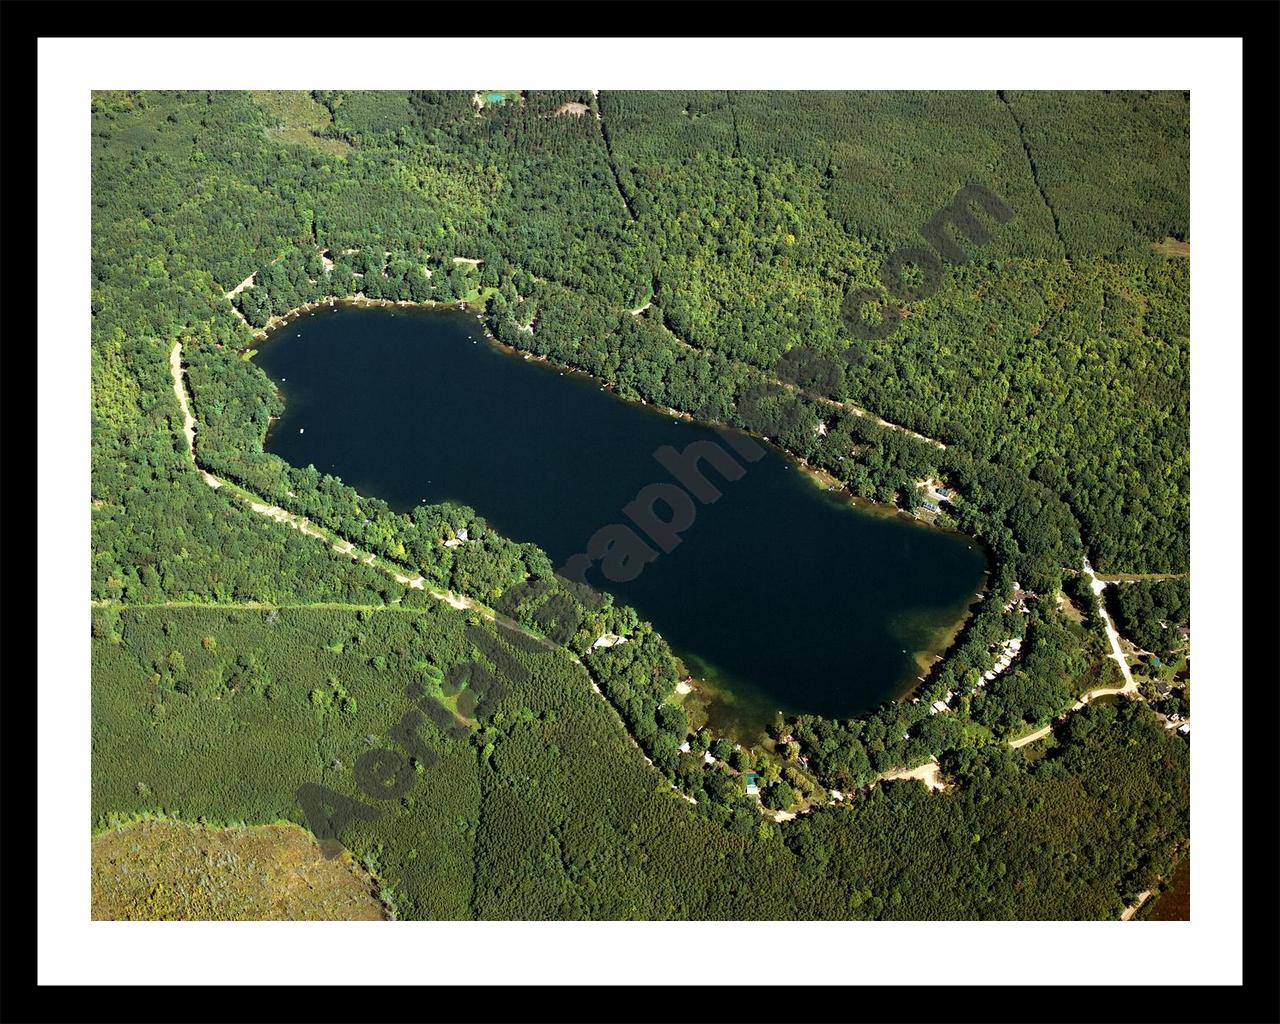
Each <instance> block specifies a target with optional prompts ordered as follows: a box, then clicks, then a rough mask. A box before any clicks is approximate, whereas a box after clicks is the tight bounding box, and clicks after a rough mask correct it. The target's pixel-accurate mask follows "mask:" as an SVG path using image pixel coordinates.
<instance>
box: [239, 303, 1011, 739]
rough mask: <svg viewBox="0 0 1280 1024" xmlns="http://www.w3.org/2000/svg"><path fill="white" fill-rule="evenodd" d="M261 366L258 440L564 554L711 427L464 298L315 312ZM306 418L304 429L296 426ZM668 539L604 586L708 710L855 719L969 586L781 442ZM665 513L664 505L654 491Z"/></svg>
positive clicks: (388, 496) (965, 551)
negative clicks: (584, 367) (264, 418)
mask: <svg viewBox="0 0 1280 1024" xmlns="http://www.w3.org/2000/svg"><path fill="white" fill-rule="evenodd" d="M256 362H257V363H258V365H259V366H261V367H262V368H263V369H264V370H265V371H266V372H267V373H268V375H269V376H271V378H272V379H273V380H275V381H276V382H277V384H278V385H279V386H280V388H281V391H282V392H283V394H284V396H285V400H286V405H287V408H286V411H285V414H284V416H283V418H282V419H281V420H280V422H279V423H278V424H277V425H276V427H275V429H274V430H273V432H272V434H271V437H270V439H269V442H268V448H269V449H270V450H271V451H273V452H276V453H277V454H279V455H280V456H282V457H283V458H285V459H287V460H288V461H289V462H291V463H293V464H294V465H297V466H306V465H307V464H308V463H310V464H313V465H314V466H315V467H316V468H317V469H319V470H321V471H326V472H330V473H333V474H335V475H337V476H339V477H341V478H342V479H343V480H344V481H345V482H346V483H348V484H350V485H351V486H353V487H355V488H357V489H358V490H360V491H361V492H362V493H367V494H371V495H376V496H377V497H379V498H382V499H383V500H385V501H387V502H388V503H389V504H391V505H392V506H393V507H395V508H397V509H399V510H401V511H407V510H409V509H410V508H412V507H413V506H414V505H417V504H419V503H421V502H422V501H423V499H424V498H425V499H426V501H427V502H429V503H430V502H438V501H444V500H449V501H456V502H460V503H463V504H466V505H470V506H471V507H473V508H474V509H476V511H477V512H478V513H479V514H481V515H483V516H484V517H486V518H487V519H488V520H489V522H490V523H491V524H492V525H493V526H494V527H495V528H496V529H498V530H499V531H501V532H502V533H504V534H506V535H507V536H509V537H512V538H514V539H517V540H522V541H533V542H535V543H537V544H538V545H539V546H540V547H542V548H543V549H544V550H545V551H546V552H547V553H548V554H549V555H550V557H551V559H552V561H553V563H554V564H555V565H557V566H560V565H562V564H563V562H564V560H565V559H566V558H568V557H569V556H570V555H572V554H574V553H575V552H579V551H582V550H583V549H584V548H585V545H586V543H587V540H588V538H589V537H591V535H592V534H593V533H595V532H596V531H597V530H598V529H599V528H600V527H602V526H606V525H608V524H610V523H629V520H628V519H627V518H626V517H625V516H624V515H623V512H622V508H623V506H624V505H625V504H627V502H629V501H631V500H632V499H633V498H634V497H635V495H636V493H637V492H638V491H639V490H640V489H641V488H642V487H644V486H645V485H647V484H652V483H658V482H671V481H672V479H673V478H672V476H671V474H670V473H669V472H668V471H667V470H666V469H664V468H663V466H662V465H660V464H659V463H658V462H657V461H656V460H655V458H654V452H655V450H657V449H658V448H659V447H661V446H663V445H671V446H674V447H675V448H677V449H679V450H683V449H684V448H685V446H687V445H689V444H690V443H691V442H693V441H695V440H698V439H701V438H707V439H711V440H715V441H717V442H718V443H720V444H721V445H722V446H724V440H723V437H722V436H721V435H719V434H717V433H716V432H715V431H713V430H711V429H709V428H704V427H701V426H698V425H695V424H691V423H688V422H685V421H680V422H676V421H675V420H673V419H672V418H671V417H670V416H669V415H663V414H660V413H658V412H655V411H653V410H651V409H648V408H644V407H640V406H637V405H633V404H631V403H627V402H623V401H621V400H619V399H618V398H616V397H614V396H613V395H612V394H609V393H607V392H604V391H601V390H600V387H599V384H597V383H595V382H593V381H591V380H589V379H587V378H584V377H581V376H577V375H574V374H570V373H564V374H561V373H560V372H559V371H558V370H557V369H555V368H554V367H549V366H547V365H545V364H542V363H539V362H536V361H534V360H525V359H523V358H521V357H519V356H514V355H512V354H510V353H508V352H505V351H503V350H502V349H500V348H498V347H497V346H496V345H494V344H492V343H490V342H489V341H487V340H486V338H485V336H484V332H483V329H482V328H481V326H480V323H479V321H477V320H476V318H475V316H474V315H473V314H466V313H462V312H459V311H438V310H432V311H426V310H407V309H403V308H402V309H396V310H394V311H393V310H389V309H356V308H350V307H345V308H344V307H341V306H339V307H337V308H335V309H330V308H327V307H326V308H324V309H322V310H320V311H317V312H316V313H315V315H313V316H302V317H301V318H300V319H298V320H296V321H294V322H293V323H290V324H288V325H287V326H286V327H284V328H282V329H281V330H279V331H277V332H276V333H275V334H274V335H273V337H272V338H271V339H270V341H269V342H268V343H266V344H264V345H263V347H262V348H261V350H260V352H259V353H258V355H257V357H256ZM300 430H302V431H304V432H300ZM739 461H740V462H741V463H742V464H743V465H744V466H745V468H746V472H745V473H744V474H743V475H742V477H741V478H740V479H738V480H736V481H732V482H726V481H723V480H721V479H719V478H718V477H717V476H716V474H715V472H714V471H711V470H709V471H708V476H709V478H710V479H712V480H713V481H714V482H715V483H716V486H717V487H718V488H719V489H720V490H721V491H722V497H721V498H720V499H719V500H718V501H716V502H714V503H711V504H706V505H702V504H699V505H698V506H697V514H696V518H695V521H694V522H693V524H692V525H691V526H690V527H689V528H688V529H687V530H685V531H684V533H683V535H682V541H681V543H680V544H679V545H678V546H677V547H676V548H675V549H674V550H673V551H672V552H671V553H669V554H667V553H663V554H661V555H660V556H659V557H658V559H657V560H656V561H654V562H652V563H651V564H649V565H647V566H646V567H645V568H644V571H643V572H642V573H641V574H640V575H639V576H638V577H637V578H636V579H634V580H632V581H630V582H627V583H611V582H609V581H606V580H603V579H602V578H601V577H600V576H599V575H598V574H593V575H592V576H590V577H589V580H590V582H592V583H593V585H596V586H598V587H601V588H602V589H607V590H610V591H612V592H613V593H614V594H615V595H616V596H617V597H618V598H619V599H620V600H621V601H623V602H625V603H628V604H630V605H632V606H633V607H635V608H636V610H637V611H638V612H639V613H640V615H641V616H642V617H644V618H647V619H649V620H650V621H651V622H653V623H654V625H655V627H656V628H657V629H658V631H659V632H660V633H661V634H662V635H663V636H664V637H666V638H667V639H668V641H670V643H671V645H672V647H673V648H674V649H675V650H676V652H677V653H678V654H679V655H680V656H681V657H682V658H683V659H684V660H685V661H686V663H687V664H688V665H689V667H690V670H691V671H693V673H694V674H695V675H698V676H703V677H706V678H708V679H709V680H710V681H711V682H712V683H713V684H714V686H713V687H712V689H713V691H714V692H717V693H718V694H719V697H718V699H717V700H716V701H715V703H714V704H713V706H712V708H711V714H712V721H713V723H714V724H717V725H720V726H722V727H729V726H734V727H736V728H738V729H739V730H742V729H743V728H747V727H758V726H759V725H761V724H763V722H764V721H765V720H766V719H767V717H768V716H769V715H771V714H772V712H773V711H774V710H775V709H776V710H782V711H784V712H787V713H801V712H805V713H818V714H823V715H827V716H830V717H837V718H843V717H850V716H853V715H856V714H859V713H862V712H865V711H867V710H870V709H872V708H874V707H876V706H877V705H879V704H880V703H882V702H884V701H885V700H887V699H889V698H892V697H896V696H899V695H901V694H902V693H903V692H904V691H906V690H907V689H909V688H910V687H911V686H912V685H913V684H914V682H915V680H916V677H917V676H918V675H919V674H920V673H921V671H922V669H921V664H922V662H923V661H924V660H927V659H928V658H929V657H930V656H931V655H932V654H934V653H939V652H940V650H941V648H943V647H945V646H946V644H947V643H948V642H949V639H950V637H951V636H952V635H953V634H954V632H955V630H956V628H957V627H958V626H959V625H960V624H961V623H962V621H963V620H964V618H965V616H966V614H967V609H968V607H969V605H970V603H971V602H972V601H973V600H974V596H975V592H976V591H978V590H979V589H980V587H981V586H982V584H983V570H984V569H985V568H986V562H985V558H984V556H983V553H982V551H981V549H980V548H979V546H978V545H977V544H976V543H974V542H973V541H971V540H968V539H966V538H964V537H961V536H958V535H956V534H952V533H947V532H943V531H940V530H936V529H932V528H928V527H925V526H923V525H921V524H919V523H916V522H914V521H911V520H909V519H907V518H906V517H903V516H898V515H894V514H887V513H886V512H884V511H882V510H870V509H867V508H863V507H855V506H854V505H853V504H851V503H850V501H849V500H848V499H847V498H841V497H839V496H836V495H833V494H829V493H827V492H826V491H824V490H823V489H822V488H821V487H820V486H819V485H817V484H816V483H815V482H814V481H813V480H812V478H810V477H809V476H807V475H806V474H805V473H804V472H802V471H801V470H800V469H799V468H798V467H797V466H796V465H795V464H794V463H792V462H791V461H790V460H789V459H787V458H786V457H785V456H783V455H782V454H781V453H779V452H777V451H775V450H773V449H772V448H768V449H767V453H766V454H765V456H764V457H763V458H762V459H760V460H759V461H757V462H750V463H748V462H745V461H743V460H739ZM660 510H661V513H662V514H664V515H665V514H666V510H665V509H661V507H660Z"/></svg>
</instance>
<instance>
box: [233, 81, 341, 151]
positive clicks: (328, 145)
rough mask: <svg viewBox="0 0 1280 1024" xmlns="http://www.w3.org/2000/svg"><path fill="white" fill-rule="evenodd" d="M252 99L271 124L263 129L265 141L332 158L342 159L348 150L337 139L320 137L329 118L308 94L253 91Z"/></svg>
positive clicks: (326, 112) (330, 117)
mask: <svg viewBox="0 0 1280 1024" xmlns="http://www.w3.org/2000/svg"><path fill="white" fill-rule="evenodd" d="M253 99H254V102H255V103H257V104H258V106H259V107H261V108H262V110H263V111H264V112H265V113H266V115H267V119H268V121H271V122H273V124H272V125H271V126H270V127H268V128H267V137H268V138H269V139H272V140H273V141H275V142H281V143H285V144H287V145H294V146H311V147H312V148H313V149H319V150H322V151H323V152H325V153H330V154H332V155H333V156H345V155H346V153H347V152H348V151H349V150H350V149H351V147H350V146H349V145H347V143H345V142H343V141H342V140H341V139H328V138H324V137H323V136H324V132H325V130H326V129H328V128H329V126H330V125H331V124H332V123H333V117H332V115H330V113H329V111H328V109H327V108H326V107H325V106H324V105H323V104H321V103H318V102H316V100H315V99H314V98H313V97H312V96H311V94H310V93H309V92H304V91H301V90H288V89H278V90H277V89H256V90H254V91H253Z"/></svg>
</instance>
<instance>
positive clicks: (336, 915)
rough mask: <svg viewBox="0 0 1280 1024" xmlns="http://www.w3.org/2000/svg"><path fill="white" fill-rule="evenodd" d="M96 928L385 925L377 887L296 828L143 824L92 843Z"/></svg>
mask: <svg viewBox="0 0 1280 1024" xmlns="http://www.w3.org/2000/svg"><path fill="white" fill-rule="evenodd" d="M92 894H93V897H92V899H93V902H92V907H93V919H94V920H95V921H381V920H384V919H386V918H387V917H388V916H389V915H388V911H387V908H386V907H385V906H384V905H383V903H382V902H381V900H379V898H378V894H377V884H376V883H375V882H374V880H373V879H372V878H371V877H370V875H369V874H368V872H366V871H365V870H364V869H363V868H362V867H361V866H360V865H359V864H357V863H356V862H355V861H354V860H353V859H352V857H351V855H350V853H348V852H346V851H345V850H344V851H343V853H342V855H341V856H339V857H336V858H334V859H332V860H328V859H326V858H325V857H324V856H323V855H322V854H321V852H320V846H319V844H318V843H317V842H316V839H315V837H314V836H313V835H312V834H311V833H310V832H308V831H306V829H303V828H299V827H298V826H297V825H293V824H275V825H257V826H252V827H245V828H224V829H218V828H208V827H205V826H203V825H192V824H188V823H187V822H182V821H165V820H158V819H154V820H144V821H137V822H132V823H130V824H128V825H124V826H122V827H118V828H110V829H108V830H107V831H105V832H102V833H100V834H99V835H97V836H95V837H94V840H93V885H92Z"/></svg>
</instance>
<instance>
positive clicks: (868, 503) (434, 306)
mask: <svg viewBox="0 0 1280 1024" xmlns="http://www.w3.org/2000/svg"><path fill="white" fill-rule="evenodd" d="M326 306H329V307H334V308H337V307H339V306H345V307H350V308H356V309H379V308H380V309H391V310H395V309H410V310H418V311H426V312H434V311H452V312H458V313H469V314H472V315H474V316H475V318H476V320H477V321H478V322H479V325H480V329H481V331H482V332H483V334H484V337H485V339H486V341H487V342H488V343H489V344H490V345H492V346H493V347H494V348H495V349H497V350H498V351H499V352H501V353H502V354H503V355H506V356H508V357H510V358H513V359H521V360H523V361H525V362H531V363H540V364H542V365H544V366H545V367H546V368H547V369H548V370H550V369H552V368H556V369H557V372H560V373H563V374H572V375H574V376H577V377H580V378H582V379H584V380H588V381H591V382H592V383H593V384H596V385H598V386H599V387H600V388H601V389H602V390H605V391H608V392H610V393H611V394H612V395H613V397H614V398H616V399H618V400H620V401H623V402H626V403H628V404H629V405H631V406H633V407H635V408H638V409H642V410H645V411H647V412H651V413H654V414H657V415H659V416H663V417H667V416H670V417H671V418H673V419H679V420H682V421H684V422H686V423H692V424H694V425H697V426H702V427H705V428H707V429H711V430H717V431H721V430H730V431H735V432H739V433H745V434H746V435H747V436H749V437H751V438H752V439H753V440H755V441H757V442H758V443H760V444H764V445H767V446H768V447H769V448H771V449H772V450H773V451H775V452H777V453H778V454H780V455H781V456H782V457H783V458H784V459H786V460H787V462H788V463H789V464H791V465H793V466H795V467H796V468H797V469H798V470H799V471H800V472H801V473H802V474H803V475H805V476H806V477H807V478H808V479H809V480H810V481H811V482H813V484H814V486H815V487H817V488H819V489H821V490H822V492H823V493H825V494H828V495H829V496H831V497H834V498H836V499H837V500H839V501H840V502H841V503H842V504H844V505H846V506H848V507H850V508H852V509H854V510H856V511H858V512H862V513H864V514H871V515H877V516H884V517H886V518H893V519H898V520H906V521H909V522H910V523H912V524H914V525H916V526H917V527H919V528H921V529H926V530H936V531H938V532H941V533H945V534H949V535H951V536H953V537H956V538H958V539H963V540H964V541H965V542H966V543H968V544H970V545H975V544H976V545H977V546H978V548H979V550H980V551H981V552H982V555H983V560H984V562H985V564H986V566H987V568H988V572H986V573H984V574H983V577H982V581H981V589H980V590H979V591H978V592H977V594H976V595H975V596H974V597H973V598H971V599H970V600H969V601H968V602H967V603H966V605H965V607H964V610H963V611H962V613H961V614H960V616H959V617H958V618H957V620H956V621H955V622H953V623H950V624H948V625H947V626H946V627H943V628H939V629H938V630H936V632H935V634H934V635H935V636H936V637H937V638H938V643H936V644H930V645H929V646H928V648H927V649H924V650H915V651H912V652H911V658H912V661H913V663H914V667H915V670H916V673H915V674H914V675H913V676H912V677H911V678H910V679H903V680H902V681H901V682H900V683H899V685H897V686H895V687H894V688H893V690H892V691H891V693H892V695H891V696H888V697H886V698H885V701H884V703H895V702H898V701H903V700H908V699H910V698H911V697H913V696H914V695H915V694H916V693H918V692H919V691H920V690H921V689H922V688H924V687H926V686H927V685H928V682H929V679H930V677H931V676H932V675H933V673H934V670H935V669H936V668H937V667H938V666H940V665H942V664H945V662H946V661H947V659H948V657H949V656H950V655H951V653H952V652H953V650H954V648H955V647H956V645H957V644H958V643H959V642H960V641H961V640H962V638H963V636H964V633H965V631H966V630H967V629H968V627H969V626H970V624H971V623H972V621H973V617H974V615H975V613H976V611H977V608H978V606H979V605H980V604H981V603H982V601H983V600H985V598H986V595H987V592H988V590H989V588H990V582H991V579H992V575H993V573H994V571H995V568H996V561H995V559H994V558H993V557H992V554H991V551H990V550H989V549H988V547H987V546H986V544H984V543H983V541H982V538H980V537H976V536H974V535H972V534H967V533H964V532H963V531H961V530H959V529H957V528H955V527H952V526H944V525H940V524H938V523H935V522H931V521H925V520H921V519H919V518H917V517H916V516H914V515H912V514H911V513H910V512H907V511H905V510H904V509H901V508H899V507H898V506H897V505H896V504H894V503H890V502H880V501H876V500H875V499H872V498H865V497H862V496H860V495H855V494H852V493H850V492H849V490H848V488H847V487H846V486H845V485H844V484H842V483H841V482H840V480H839V479H838V478H836V477H835V476H833V475H832V474H831V473H830V472H829V471H827V470H825V469H822V468H820V467H817V466H814V465H811V464H810V463H809V462H808V461H807V460H805V459H804V458H802V457H801V456H799V455H797V454H796V453H794V452H792V451H790V450H789V449H787V448H785V447H783V446H782V445H779V444H776V443H775V442H773V441H769V440H766V439H765V438H763V437H762V436H759V435H756V434H751V433H750V432H747V431H743V430H741V428H739V427H735V426H733V425H732V424H727V423H720V422H712V421H707V420H698V419H695V418H694V416H693V415H692V414H691V413H688V412H683V411H681V410H677V409H672V408H669V407H662V406H657V405H652V404H649V403H647V402H637V401H635V400H633V399H630V398H626V397H624V396H623V395H621V394H620V393H619V392H618V390H617V388H616V386H615V385H613V384H612V383H611V382H609V381H606V380H604V379H603V378H601V377H597V376H595V375H594V374H592V373H590V372H588V371H586V370H583V369H580V368H578V367H575V366H572V365H571V364H568V363H560V362H556V361H554V360H552V359H551V358H549V357H548V356H546V355H535V354H534V353H532V352H527V351H525V350H523V349H520V348H517V347H516V346H514V345H510V344H507V343H506V342H503V341H501V340H499V339H498V338H497V337H496V336H495V335H494V334H493V332H492V331H491V330H490V329H489V325H488V324H487V323H486V322H485V320H484V314H483V308H484V307H483V306H482V305H481V304H479V303H467V302H464V301H463V300H458V301H456V302H447V303H444V302H433V301H425V302H414V301H412V300H408V299H400V300H392V299H370V298H368V297H367V296H365V295H363V294H361V293H358V294H356V295H354V296H350V297H345V298H342V297H337V296H328V297H325V298H323V299H319V300H316V301H315V302H311V303H306V304H304V305H302V306H298V307H296V308H294V309H291V310H289V311H288V312H287V313H284V314H282V315H281V316H280V317H278V318H274V317H273V320H274V321H276V322H275V323H274V324H273V325H271V326H269V327H268V328H265V329H263V330H261V331H259V332H258V333H257V334H256V335H255V340H256V341H263V342H265V341H270V340H271V339H272V338H273V337H274V336H275V334H276V332H277V331H279V330H280V329H282V328H284V327H287V326H288V325H289V324H290V323H292V322H294V321H295V320H298V319H301V318H302V317H303V316H306V315H309V314H313V313H314V312H315V311H317V310H318V309H322V308H324V307H326ZM273 384H275V382H273ZM275 386H276V389H277V391H279V390H280V389H279V385H278V384H275ZM272 425H273V424H269V425H268V429H267V438H269V436H270V430H271V426H272ZM267 438H264V444H265V443H266V439H267ZM673 653H675V652H673ZM676 656H677V658H678V659H679V661H680V664H681V666H682V668H683V669H684V672H685V674H686V675H691V673H690V672H689V669H688V666H687V665H686V663H685V662H684V659H682V658H679V655H676ZM695 682H696V684H697V685H696V690H697V691H699V693H700V698H699V701H698V703H701V704H703V706H704V712H705V713H711V705H713V704H716V703H720V702H722V701H723V697H722V696H721V695H720V694H721V693H722V692H723V690H724V688H723V687H720V686H717V685H716V683H715V681H714V680H712V679H709V678H703V677H698V678H696V679H695ZM673 696H677V697H681V698H683V697H687V696H688V694H685V693H679V692H677V693H674V694H673Z"/></svg>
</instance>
